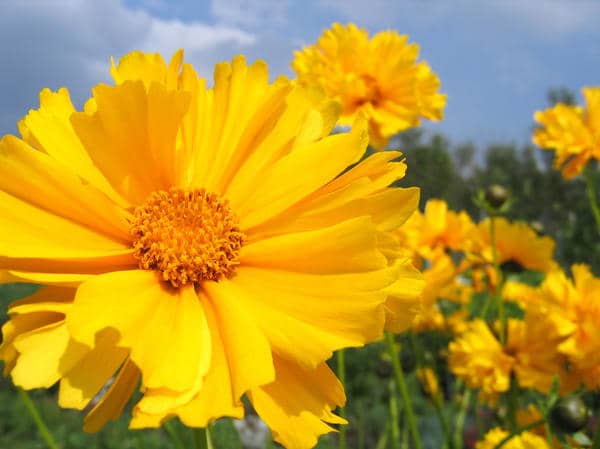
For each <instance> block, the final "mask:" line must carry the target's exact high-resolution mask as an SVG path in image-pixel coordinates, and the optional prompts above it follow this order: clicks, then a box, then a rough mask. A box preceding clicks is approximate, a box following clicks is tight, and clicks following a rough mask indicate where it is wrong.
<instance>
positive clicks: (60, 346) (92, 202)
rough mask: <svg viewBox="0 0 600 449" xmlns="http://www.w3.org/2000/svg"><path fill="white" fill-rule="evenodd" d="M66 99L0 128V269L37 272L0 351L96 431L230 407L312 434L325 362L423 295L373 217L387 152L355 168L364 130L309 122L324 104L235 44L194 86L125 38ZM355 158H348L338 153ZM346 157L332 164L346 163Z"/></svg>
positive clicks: (294, 437)
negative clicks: (130, 408) (91, 82)
mask: <svg viewBox="0 0 600 449" xmlns="http://www.w3.org/2000/svg"><path fill="white" fill-rule="evenodd" d="M111 73H112V75H113V78H114V80H115V85H114V86H108V85H99V86H97V87H95V88H94V89H93V97H92V98H91V99H90V100H89V101H88V102H87V103H86V104H85V108H84V111H83V112H77V111H76V110H75V109H74V107H73V105H72V103H71V101H70V98H69V94H68V92H67V90H66V89H60V90H59V91H57V92H51V91H49V90H47V89H45V90H43V91H42V93H41V95H40V103H41V105H40V108H39V109H38V110H33V111H31V112H30V113H29V114H28V115H27V116H26V117H25V118H24V120H23V121H22V122H21V123H20V126H19V129H20V132H21V135H22V137H21V138H17V137H14V136H6V137H4V138H3V139H2V141H1V142H0V209H1V210H0V225H1V227H2V230H3V233H2V235H3V237H2V238H1V239H0V270H2V271H0V272H3V273H4V274H3V275H2V279H3V280H5V281H8V280H12V281H14V280H21V281H23V282H33V283H38V284H46V285H48V286H46V287H43V288H41V289H40V290H39V291H38V292H37V293H36V294H34V295H33V296H31V297H29V298H26V299H23V300H19V301H16V302H15V303H13V304H12V305H11V306H10V309H9V314H10V317H11V319H10V321H9V322H8V323H7V324H5V326H4V327H3V344H2V347H1V349H0V356H1V358H2V359H3V360H4V361H5V364H6V366H5V372H6V373H10V374H11V375H12V378H13V380H14V382H15V384H17V385H19V386H21V387H23V388H27V389H29V388H38V387H49V386H51V385H53V384H55V383H56V382H60V390H59V404H60V405H61V406H63V407H70V408H76V409H84V408H85V407H86V406H87V405H88V404H89V403H90V401H91V400H92V399H93V398H94V397H95V396H96V394H97V393H98V392H99V391H101V390H102V388H103V387H104V386H105V384H107V381H109V380H110V379H113V380H112V383H111V385H110V387H109V388H108V391H107V392H106V394H105V395H104V396H103V397H102V399H101V400H100V402H99V403H98V404H96V405H95V406H94V407H93V408H92V409H91V412H90V413H89V414H88V416H87V417H86V421H85V429H86V430H89V431H95V430H98V429H99V428H101V427H102V426H103V425H104V424H105V423H106V422H107V421H108V420H110V419H115V418H116V417H118V416H119V414H120V413H121V411H122V409H123V407H124V406H125V404H126V403H127V401H128V400H129V398H130V396H131V394H132V393H133V392H134V390H135V389H136V388H137V384H138V380H139V381H140V389H141V391H142V392H143V397H142V399H141V400H140V401H139V402H138V403H137V405H136V406H135V409H134V413H133V419H132V422H131V426H132V427H134V428H140V427H155V426H159V425H161V424H162V423H163V422H164V421H165V420H167V419H169V418H171V417H174V416H178V417H179V418H180V419H181V420H182V422H184V423H185V424H187V425H189V426H193V427H203V426H206V425H207V424H208V423H209V422H210V421H212V420H214V419H217V418H219V417H221V416H233V417H241V416H242V415H243V406H242V402H241V397H242V396H243V395H244V394H245V395H247V397H248V398H249V399H250V400H251V402H252V404H253V405H254V408H255V409H256V411H257V412H258V413H259V415H260V416H261V417H262V418H263V420H264V421H265V422H266V423H267V424H268V425H269V426H270V427H271V429H272V431H273V434H274V436H275V438H276V439H277V441H279V442H281V443H282V444H284V445H285V446H288V447H293V448H308V447H311V446H313V445H314V444H315V443H316V441H317V437H318V436H319V435H320V434H323V433H326V432H329V431H331V430H332V428H331V426H330V424H336V423H343V422H344V420H343V419H341V418H339V417H337V416H335V415H334V414H333V413H332V410H333V409H334V408H335V407H337V406H339V405H341V404H343V403H344V401H345V397H344V391H343V388H342V386H341V384H340V383H339V382H338V380H337V378H336V377H335V375H334V374H333V373H332V371H331V370H330V369H329V368H328V367H327V365H326V363H325V361H326V360H327V359H328V358H329V357H330V356H331V354H332V352H333V351H335V350H337V349H339V348H343V347H350V346H361V345H363V344H365V343H366V342H369V341H372V340H375V339H377V338H380V336H381V335H382V330H383V327H384V323H385V324H386V326H388V327H389V328H393V329H401V328H403V327H406V326H408V325H410V323H411V321H412V317H413V315H414V311H413V309H414V308H415V306H416V305H417V303H418V296H419V294H420V289H421V287H422V282H421V280H420V279H419V275H418V273H417V272H416V271H415V270H414V269H413V268H412V265H411V264H410V262H409V261H408V260H404V259H401V258H400V257H399V254H401V251H400V250H399V248H398V242H397V240H396V239H395V238H394V236H393V235H392V234H391V231H393V230H395V229H396V228H398V226H400V225H401V224H402V223H403V222H404V221H405V220H406V219H407V218H408V216H410V214H411V213H412V212H413V211H414V210H415V208H416V205H417V202H418V189H398V188H389V187H388V186H389V185H390V184H391V183H392V182H393V181H395V180H396V179H398V178H400V177H402V176H403V174H404V171H405V169H406V166H405V164H404V162H402V161H398V160H397V159H398V157H399V156H400V154H399V153H397V152H386V153H377V154H375V155H373V156H372V157H369V158H368V159H366V160H365V161H363V162H362V163H359V164H356V163H357V162H358V161H359V160H360V159H361V157H362V156H363V153H364V151H365V149H366V146H367V143H368V132H367V125H366V122H365V121H364V120H362V119H360V118H358V119H357V121H356V122H355V124H354V126H353V128H352V131H351V132H349V133H342V134H337V135H332V136H328V134H329V132H330V131H331V129H332V127H333V126H334V125H335V123H336V121H337V116H338V107H337V106H336V105H335V104H334V103H331V102H328V101H324V100H323V98H322V97H320V96H319V94H318V93H316V92H314V91H313V90H311V89H307V88H305V87H301V86H296V85H294V84H293V83H291V82H290V81H288V80H286V79H283V78H280V79H278V80H277V81H275V82H274V83H270V82H269V79H268V73H267V67H266V65H265V64H264V63H263V62H261V61H258V62H256V63H254V64H252V65H247V64H246V62H245V60H244V58H243V57H237V58H235V59H234V60H233V62H232V63H222V64H218V65H217V66H216V69H215V77H214V78H215V79H214V87H213V88H211V89H207V88H206V82H205V80H204V79H202V78H199V77H198V76H197V75H196V72H195V71H194V69H193V68H192V67H191V66H190V65H189V64H183V61H182V52H178V53H176V54H175V55H174V57H173V58H172V60H171V62H170V63H169V64H168V65H166V64H165V63H164V62H163V59H162V58H161V57H160V55H156V54H143V53H140V52H134V53H131V54H129V55H127V56H125V57H124V58H123V59H122V60H121V61H120V63H119V64H118V65H117V66H115V65H113V67H112V69H111ZM353 164H356V165H353ZM351 165H353V166H352V168H350V169H349V170H347V167H348V166H351Z"/></svg>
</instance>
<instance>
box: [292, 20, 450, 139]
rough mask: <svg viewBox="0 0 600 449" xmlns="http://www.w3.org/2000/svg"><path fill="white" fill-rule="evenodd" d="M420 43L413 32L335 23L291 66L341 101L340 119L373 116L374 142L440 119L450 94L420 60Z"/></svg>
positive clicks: (305, 80)
mask: <svg viewBox="0 0 600 449" xmlns="http://www.w3.org/2000/svg"><path fill="white" fill-rule="evenodd" d="M418 57H419V46H418V45H417V44H415V43H410V44H409V43H408V36H405V35H400V34H398V32H396V31H384V32H380V33H377V34H375V35H374V36H373V37H372V38H369V35H368V33H367V31H366V30H365V29H363V28H358V27H357V26H356V25H354V24H348V25H341V24H339V23H336V24H334V25H333V26H332V27H331V29H328V30H325V31H324V32H323V34H322V35H321V37H320V38H319V40H318V41H317V43H316V44H314V45H310V46H308V47H306V48H304V49H303V50H302V51H297V52H295V58H294V61H293V63H292V67H293V69H294V70H295V72H296V74H297V75H298V81H299V82H300V83H302V84H308V85H318V86H320V87H321V88H322V89H323V90H324V91H325V93H326V94H327V96H329V97H330V98H335V99H336V100H338V101H339V102H340V103H341V104H342V108H343V109H342V115H341V117H340V122H339V123H340V124H342V125H350V124H352V123H353V120H354V119H355V118H356V116H357V115H358V114H366V115H367V117H368V118H369V135H370V138H371V142H370V143H371V145H372V146H373V147H375V148H383V147H384V146H385V145H386V144H387V141H388V138H389V137H390V136H392V135H394V134H396V133H398V132H400V131H403V130H406V129H409V128H413V127H415V126H418V125H419V124H420V121H421V118H426V119H428V120H441V118H442V111H443V109H444V106H445V104H446V96H445V95H443V94H440V93H439V88H440V81H439V79H438V77H437V75H436V74H435V73H433V72H432V70H431V68H430V67H429V65H427V63H426V62H424V61H421V62H417V59H418Z"/></svg>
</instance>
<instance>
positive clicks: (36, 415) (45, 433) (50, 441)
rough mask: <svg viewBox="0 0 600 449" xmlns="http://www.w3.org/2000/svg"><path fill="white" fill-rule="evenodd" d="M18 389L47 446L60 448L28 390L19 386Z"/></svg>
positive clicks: (53, 448) (52, 448)
mask: <svg viewBox="0 0 600 449" xmlns="http://www.w3.org/2000/svg"><path fill="white" fill-rule="evenodd" d="M18 391H19V397H20V398H21V401H23V404H24V405H25V408H26V409H27V412H28V413H29V415H30V416H31V418H32V419H33V421H34V422H35V425H36V426H37V429H38V431H39V432H40V435H41V436H42V438H43V440H44V442H45V443H46V446H48V447H49V448H50V449H58V445H57V444H56V441H54V438H53V437H52V434H51V433H50V431H49V430H48V426H46V423H44V420H43V419H42V416H41V415H40V412H39V411H38V409H37V408H36V406H35V404H34V403H33V401H32V400H31V398H30V397H29V395H28V394H27V392H26V391H25V390H23V389H21V388H19V389H18Z"/></svg>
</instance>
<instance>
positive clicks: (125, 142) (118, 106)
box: [71, 81, 189, 204]
mask: <svg viewBox="0 0 600 449" xmlns="http://www.w3.org/2000/svg"><path fill="white" fill-rule="evenodd" d="M94 98H95V100H96V103H97V110H96V112H95V113H93V114H88V113H85V112H82V113H75V114H73V115H72V116H71V122H72V123H73V127H74V129H75V131H76V132H77V135H78V136H79V138H80V140H81V141H82V142H83V144H84V145H85V147H86V149H87V150H88V152H89V154H90V157H91V158H92V160H93V161H94V163H95V164H96V166H97V167H98V168H99V169H100V170H102V172H103V173H104V175H105V176H106V178H107V179H108V181H109V182H110V183H111V185H112V186H113V187H114V188H115V190H116V191H117V192H119V193H121V194H122V195H123V196H124V197H125V198H127V199H128V200H129V201H131V202H132V203H134V204H140V203H142V202H143V201H144V200H145V199H146V197H147V196H148V195H149V194H150V193H151V192H153V191H155V190H160V189H163V190H164V189H168V188H169V187H170V186H172V185H174V182H175V179H174V161H173V159H174V155H175V145H176V136H177V132H178V129H179V126H180V124H181V121H182V118H183V115H184V113H185V111H186V109H187V107H188V102H189V95H188V93H187V92H181V91H167V89H166V88H165V87H164V86H162V85H160V84H157V83H153V84H152V85H151V86H150V88H149V89H148V90H146V89H145V87H144V84H143V83H142V82H141V81H126V82H124V83H123V84H120V85H118V86H115V87H109V86H106V85H99V86H98V87H96V88H95V89H94Z"/></svg>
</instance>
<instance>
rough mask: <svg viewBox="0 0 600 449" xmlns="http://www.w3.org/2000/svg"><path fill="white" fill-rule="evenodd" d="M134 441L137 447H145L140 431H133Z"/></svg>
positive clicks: (140, 448)
mask: <svg viewBox="0 0 600 449" xmlns="http://www.w3.org/2000/svg"><path fill="white" fill-rule="evenodd" d="M135 442H136V445H137V447H138V449H145V447H146V445H145V444H144V438H143V437H142V432H140V431H139V430H138V431H135Z"/></svg>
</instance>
